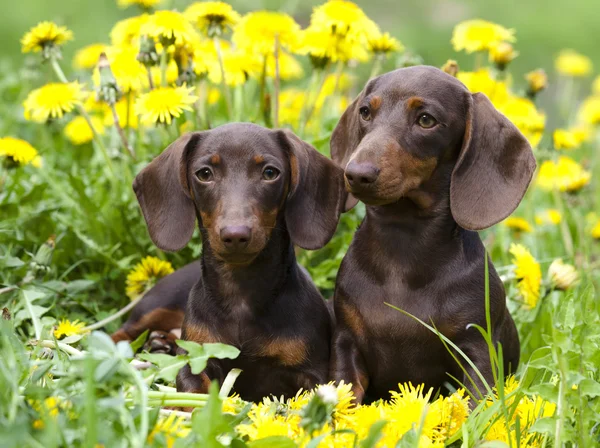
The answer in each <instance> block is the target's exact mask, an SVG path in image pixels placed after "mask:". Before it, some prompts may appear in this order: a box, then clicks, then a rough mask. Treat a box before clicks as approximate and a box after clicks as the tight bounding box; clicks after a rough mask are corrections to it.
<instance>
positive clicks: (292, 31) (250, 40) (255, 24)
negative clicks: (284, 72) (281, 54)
mask: <svg viewBox="0 0 600 448" xmlns="http://www.w3.org/2000/svg"><path fill="white" fill-rule="evenodd" d="M299 34H300V25H298V24H297V23H296V21H295V20H294V19H293V18H292V17H291V16H289V15H288V14H284V13H281V12H274V11H256V12H251V13H248V14H246V15H245V16H244V17H242V20H241V21H240V22H239V24H238V25H237V26H236V27H235V29H234V30H233V36H232V37H231V40H232V41H233V43H234V44H235V45H236V46H237V47H238V48H241V49H244V50H245V51H247V52H249V53H253V54H260V55H263V56H266V55H269V54H272V53H274V51H275V36H277V38H278V40H279V45H280V47H281V48H285V49H287V50H290V51H294V50H295V49H296V47H297V45H298V36H299Z"/></svg>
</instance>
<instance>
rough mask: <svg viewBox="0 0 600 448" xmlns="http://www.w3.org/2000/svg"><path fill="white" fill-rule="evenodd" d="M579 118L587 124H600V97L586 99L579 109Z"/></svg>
mask: <svg viewBox="0 0 600 448" xmlns="http://www.w3.org/2000/svg"><path fill="white" fill-rule="evenodd" d="M579 118H580V119H581V121H583V122H584V123H586V124H590V125H598V124H600V95H596V96H590V97H588V98H586V99H585V100H584V102H583V104H582V105H581V107H580V109H579Z"/></svg>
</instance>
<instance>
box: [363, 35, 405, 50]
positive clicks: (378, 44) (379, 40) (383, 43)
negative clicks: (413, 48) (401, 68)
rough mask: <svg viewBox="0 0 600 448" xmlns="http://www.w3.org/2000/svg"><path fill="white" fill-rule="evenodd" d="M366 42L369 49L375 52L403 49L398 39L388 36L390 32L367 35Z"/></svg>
mask: <svg viewBox="0 0 600 448" xmlns="http://www.w3.org/2000/svg"><path fill="white" fill-rule="evenodd" d="M367 44H368V48H369V51H370V52H371V53H375V54H389V53H399V52H402V51H404V46H403V45H402V44H401V43H400V41H399V40H398V39H396V38H394V37H392V36H390V33H383V34H379V35H378V36H373V37H368V38H367Z"/></svg>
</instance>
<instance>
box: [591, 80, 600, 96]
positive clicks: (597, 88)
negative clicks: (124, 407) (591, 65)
mask: <svg viewBox="0 0 600 448" xmlns="http://www.w3.org/2000/svg"><path fill="white" fill-rule="evenodd" d="M592 92H594V94H596V95H600V75H598V76H596V78H595V79H594V82H592Z"/></svg>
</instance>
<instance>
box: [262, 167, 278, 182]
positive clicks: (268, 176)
mask: <svg viewBox="0 0 600 448" xmlns="http://www.w3.org/2000/svg"><path fill="white" fill-rule="evenodd" d="M262 177H263V179H264V180H275V179H277V178H278V177H279V170H278V169H277V168H273V167H272V166H268V167H266V168H265V169H264V170H263V172H262Z"/></svg>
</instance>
